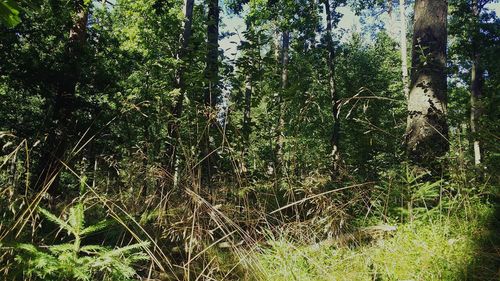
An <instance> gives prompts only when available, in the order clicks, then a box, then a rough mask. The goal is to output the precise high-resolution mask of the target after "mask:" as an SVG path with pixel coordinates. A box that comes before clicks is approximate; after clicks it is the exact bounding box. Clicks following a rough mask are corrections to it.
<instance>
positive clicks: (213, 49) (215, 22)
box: [200, 0, 219, 188]
mask: <svg viewBox="0 0 500 281" xmlns="http://www.w3.org/2000/svg"><path fill="white" fill-rule="evenodd" d="M207 5H208V18H207V57H206V68H205V79H206V85H205V94H204V106H205V108H204V114H205V120H206V122H207V123H206V127H205V129H204V130H203V134H202V137H201V164H200V165H201V185H202V186H203V187H207V188H211V187H212V175H213V173H214V172H215V170H214V168H215V155H214V153H215V151H214V150H213V147H212V145H211V141H210V137H211V136H213V134H214V132H215V131H216V130H217V108H216V105H217V99H218V97H219V62H218V53H219V50H218V49H219V1H218V0H207Z"/></svg>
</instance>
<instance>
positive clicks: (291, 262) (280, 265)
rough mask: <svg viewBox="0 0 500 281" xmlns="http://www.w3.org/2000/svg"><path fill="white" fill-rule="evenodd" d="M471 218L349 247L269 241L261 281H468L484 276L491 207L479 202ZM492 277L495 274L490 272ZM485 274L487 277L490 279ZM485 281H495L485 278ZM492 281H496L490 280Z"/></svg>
mask: <svg viewBox="0 0 500 281" xmlns="http://www.w3.org/2000/svg"><path fill="white" fill-rule="evenodd" d="M474 208H475V210H474V212H473V214H469V215H468V216H466V214H465V213H464V212H463V211H461V212H456V213H454V214H452V215H450V216H446V215H444V216H436V215H435V214H432V215H431V216H432V217H433V218H434V219H431V220H428V219H425V220H422V219H420V220H418V221H414V222H413V223H405V224H400V225H398V229H397V231H396V232H395V233H394V234H393V235H392V237H385V238H384V239H380V240H379V239H375V240H374V241H373V242H372V243H368V244H364V243H362V242H361V241H355V243H356V244H358V245H359V246H356V247H352V248H349V247H346V246H335V244H333V245H332V244H328V243H327V244H325V243H318V244H316V245H301V244H297V243H296V242H293V241H289V240H288V239H287V238H286V237H284V238H280V239H278V240H271V241H270V247H269V248H265V249H264V250H263V253H259V254H257V255H258V257H259V262H258V264H259V266H260V269H261V270H260V271H261V273H262V276H261V277H260V278H261V279H262V280H436V281H437V280H443V281H444V280H469V279H471V280H472V279H473V280H476V279H474V278H475V277H476V278H479V277H480V276H485V275H484V272H483V270H482V269H481V268H478V267H476V266H477V262H478V260H479V259H480V258H479V257H478V256H480V255H482V254H483V253H484V251H485V250H484V249H482V245H481V241H482V240H483V239H490V237H489V232H490V230H489V221H490V220H494V219H495V217H494V216H493V215H494V214H493V212H494V209H493V208H492V206H491V205H488V204H484V203H479V202H476V203H475V205H474ZM488 274H495V273H493V272H490V273H488ZM488 274H486V276H490V275H488ZM486 278H492V276H490V277H486ZM488 280H493V279H488Z"/></svg>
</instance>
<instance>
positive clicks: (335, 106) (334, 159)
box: [324, 0, 340, 181]
mask: <svg viewBox="0 0 500 281" xmlns="http://www.w3.org/2000/svg"><path fill="white" fill-rule="evenodd" d="M324 5H325V12H326V37H327V38H326V40H327V49H328V58H327V65H328V81H329V83H328V90H329V92H330V100H331V107H332V120H333V128H332V136H331V140H330V141H331V149H332V151H331V154H330V155H331V163H332V164H331V178H332V180H334V181H335V180H337V181H338V180H339V176H340V173H339V170H340V150H339V142H340V119H339V101H338V97H337V92H336V88H335V48H334V46H333V37H332V35H333V26H332V11H331V9H330V2H329V0H325V1H324Z"/></svg>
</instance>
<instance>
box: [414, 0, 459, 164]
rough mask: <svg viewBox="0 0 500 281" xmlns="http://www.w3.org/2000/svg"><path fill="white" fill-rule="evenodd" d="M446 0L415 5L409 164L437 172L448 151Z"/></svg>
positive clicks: (423, 0)
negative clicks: (437, 161)
mask: <svg viewBox="0 0 500 281" xmlns="http://www.w3.org/2000/svg"><path fill="white" fill-rule="evenodd" d="M447 14H448V4H447V1H446V0H433V1H431V0H417V1H415V18H414V33H413V49H412V73H411V83H410V95H409V99H408V119H407V128H406V148H407V152H408V156H409V159H410V161H412V162H413V163H414V164H416V165H417V166H419V167H422V168H429V169H435V168H437V166H435V165H436V160H437V158H438V157H439V156H443V155H444V154H445V153H446V152H447V151H448V147H449V143H448V125H447V122H446V114H447V112H446V111H447V104H446V102H447V93H446V91H447V85H446V83H447V82H446V42H447V31H446V24H447Z"/></svg>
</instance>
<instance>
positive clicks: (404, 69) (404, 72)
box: [399, 0, 410, 99]
mask: <svg viewBox="0 0 500 281" xmlns="http://www.w3.org/2000/svg"><path fill="white" fill-rule="evenodd" d="M399 14H400V17H401V19H400V20H401V28H400V29H401V30H400V40H399V45H400V48H401V76H402V79H403V91H404V95H405V98H406V99H408V95H409V94H410V87H409V85H408V53H407V49H408V47H407V46H406V8H405V0H399Z"/></svg>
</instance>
